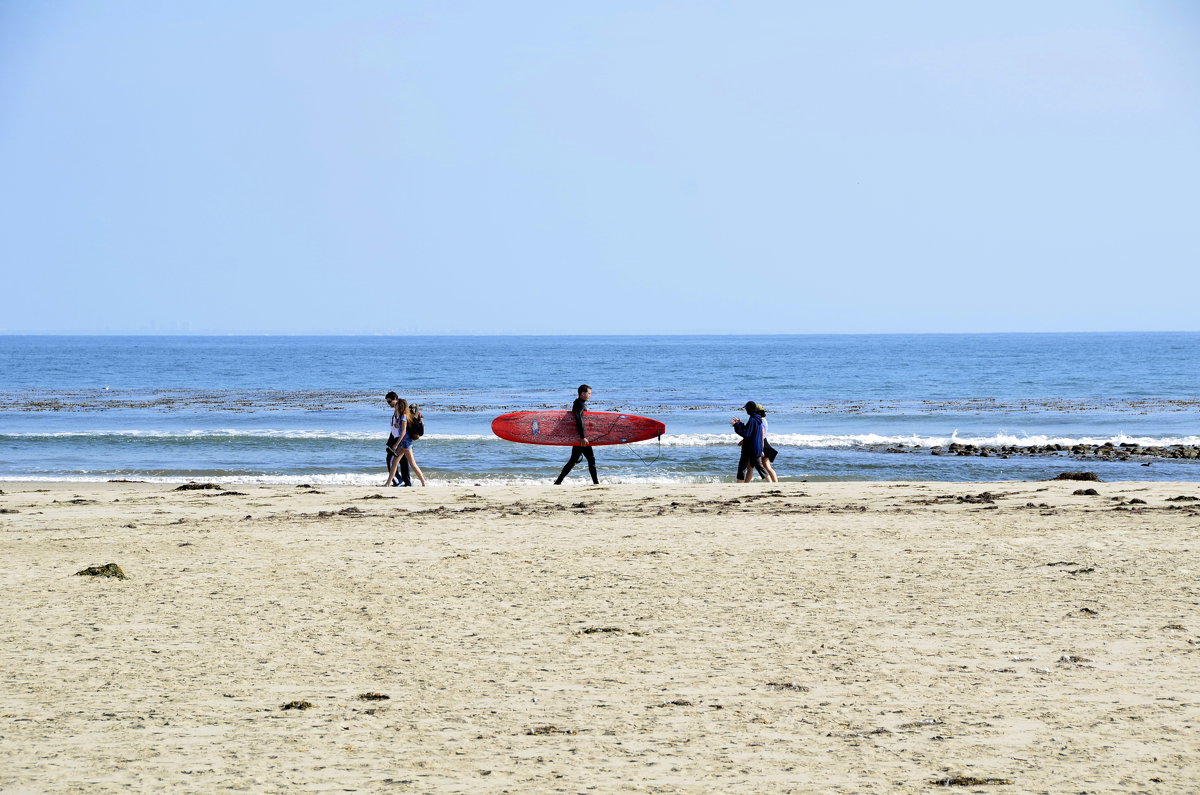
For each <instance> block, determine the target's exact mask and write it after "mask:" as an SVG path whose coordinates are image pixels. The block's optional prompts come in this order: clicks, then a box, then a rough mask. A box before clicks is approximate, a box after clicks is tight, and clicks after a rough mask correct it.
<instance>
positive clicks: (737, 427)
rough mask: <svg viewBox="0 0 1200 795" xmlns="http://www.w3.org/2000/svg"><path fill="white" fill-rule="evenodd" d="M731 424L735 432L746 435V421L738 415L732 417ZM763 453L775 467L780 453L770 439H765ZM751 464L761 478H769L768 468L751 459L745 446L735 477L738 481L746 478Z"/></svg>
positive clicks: (739, 457)
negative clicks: (776, 458) (776, 457)
mask: <svg viewBox="0 0 1200 795" xmlns="http://www.w3.org/2000/svg"><path fill="white" fill-rule="evenodd" d="M729 424H730V425H732V426H733V432H734V433H736V434H737V435H738V436H742V437H744V436H745V435H746V423H744V422H742V421H741V420H739V419H738V418H737V417H734V418H733V419H731V420H730V421H729ZM738 444H739V445H740V444H741V442H738ZM763 453H764V454H765V455H766V456H767V459H768V460H769V461H770V462H771V465H772V468H773V467H774V464H775V456H777V455H779V451H778V450H776V449H775V448H774V447H772V446H771V443H770V442H769V441H767V440H766V439H764V440H763ZM751 466H753V467H754V471H755V472H757V473H758V476H759V477H760V478H762V479H763V480H767V470H765V469H763V466H762V464H761V463H759V462H758V461H751V460H750V456H749V455H747V452H746V450H745V449H744V448H743V449H742V452H741V455H739V456H738V468H737V477H736V478H735V481H736V482H737V483H741V482H742V481H743V480H745V479H746V469H747V468H748V467H751Z"/></svg>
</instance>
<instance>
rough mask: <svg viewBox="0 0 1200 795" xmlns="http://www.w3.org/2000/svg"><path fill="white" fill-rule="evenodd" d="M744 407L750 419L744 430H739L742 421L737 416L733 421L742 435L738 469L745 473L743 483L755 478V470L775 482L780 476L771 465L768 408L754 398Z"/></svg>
mask: <svg viewBox="0 0 1200 795" xmlns="http://www.w3.org/2000/svg"><path fill="white" fill-rule="evenodd" d="M743 408H744V409H745V410H746V414H747V415H749V419H747V420H746V423H745V425H744V426H743V427H742V430H741V431H740V432H739V431H738V425H739V424H741V423H739V422H738V421H737V418H734V419H733V420H732V422H731V424H732V425H733V430H734V432H735V433H737V434H738V435H739V436H741V437H742V441H741V442H739V444H741V446H742V460H741V461H740V462H739V463H738V471H739V472H744V473H745V475H744V477H743V478H742V483H749V482H750V481H751V480H752V479H753V478H754V472H755V470H758V472H759V473H760V474H762V476H763V480H766V481H769V482H771V483H775V482H777V481H778V480H779V477H778V476H777V475H776V474H775V469H774V468H773V467H772V466H771V456H770V455H769V454H768V453H767V447H768V446H769V445H768V444H767V410H766V409H765V408H763V407H762V406H760V405H758V404H757V403H755V402H754V401H753V400H748V401H746V405H745V406H743Z"/></svg>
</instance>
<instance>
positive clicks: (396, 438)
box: [383, 392, 429, 486]
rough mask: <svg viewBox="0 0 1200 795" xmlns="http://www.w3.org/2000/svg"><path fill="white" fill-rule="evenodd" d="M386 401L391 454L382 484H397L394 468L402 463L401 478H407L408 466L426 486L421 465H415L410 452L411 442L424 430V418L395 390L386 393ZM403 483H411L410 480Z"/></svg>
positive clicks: (415, 461)
mask: <svg viewBox="0 0 1200 795" xmlns="http://www.w3.org/2000/svg"><path fill="white" fill-rule="evenodd" d="M387 402H388V405H389V406H391V407H392V425H391V429H390V431H391V432H390V435H389V436H388V451H389V452H390V453H391V455H390V456H389V458H390V461H389V462H388V477H387V480H386V481H385V482H384V484H383V485H385V486H398V485H399V483H400V482H399V480H398V479H397V477H396V469H397V467H398V466H399V465H400V464H401V463H403V464H404V465H405V466H404V469H403V470H401V477H402V478H404V479H405V480H408V477H407V472H406V470H407V469H408V467H412V468H413V469H414V470H415V471H416V473H417V477H418V478H420V479H421V485H422V486H428V485H429V484H428V483H427V482H426V481H425V474H424V473H423V472H422V471H421V467H419V466H417V459H415V458H413V452H412V446H413V442H414V441H415V440H416V439H419V438H420V437H421V435H422V434H423V433H424V432H425V421H424V418H423V417H422V416H421V412H420V410H419V409H418V408H417V407H416V406H409V405H408V401H407V400H405V399H404V398H402V397H396V393H395V392H389V393H388V397H387ZM418 424H419V427H418ZM414 434H415V438H414ZM404 485H406V486H408V485H412V482H411V480H408V482H406V483H405V484H404Z"/></svg>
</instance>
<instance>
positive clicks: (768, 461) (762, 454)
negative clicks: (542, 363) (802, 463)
mask: <svg viewBox="0 0 1200 795" xmlns="http://www.w3.org/2000/svg"><path fill="white" fill-rule="evenodd" d="M591 397H592V388H591V387H590V386H588V385H587V384H580V386H579V389H578V390H577V397H576V398H575V402H574V403H572V404H571V416H572V418H573V419H574V421H575V429H576V430H577V431H578V433H579V444H577V445H574V446H572V447H571V457H570V458H569V459H567V463H566V464H565V465H564V466H563V468H562V471H561V472H559V473H558V478H557V479H555V481H554V485H556V486H559V485H562V482H563V481H564V480H566V478H567V475H569V474H571V470H572V469H574V468H575V465H576V464H578V463H579V461H580V459H583V458H586V459H587V465H588V474H589V475H591V476H592V483H595V484H599V483H600V478H599V476H598V475H597V474H596V454H595V453H594V452H592V445H591V442H589V441H588V438H587V428H586V427H585V426H584V424H583V415H584V412H585V411H587V402H588V401H589V400H590V399H591ZM385 400H387V403H388V405H389V406H391V407H392V424H391V426H390V428H389V429H388V442H387V467H388V479H387V482H386V483H384V484H383V485H385V486H411V485H412V477H411V474H412V472H415V473H416V474H417V478H418V479H419V480H420V481H421V485H422V486H425V485H428V484H427V482H426V480H425V475H424V473H423V472H421V468H420V467H419V466H417V460H416V458H414V457H413V442H415V441H416V440H417V439H420V438H421V436H422V434H424V433H425V423H424V418H423V417H422V416H421V410H420V408H419V407H418V406H416V405H415V404H409V402H408V401H407V400H405V399H404V398H402V397H399V396H398V395H397V394H396V393H395V392H388V393H387V395H386V396H385ZM742 408H743V409H745V411H746V415H747V418H746V419H745V420H742V419H740V418H738V417H734V418H732V419H731V420H730V421H729V424H730V425H732V426H733V432H734V433H736V434H737V435H738V436H740V437H742V440H741V441H740V442H738V445H740V446H741V456H740V457H739V458H738V470H737V479H738V481H739V482H741V483H749V482H750V481H751V480H753V479H754V474H755V473H756V472H757V473H758V475H759V477H761V478H762V479H763V480H766V481H769V482H772V483H775V482H778V480H779V477H778V476H777V475H776V474H775V469H774V467H773V466H772V462H774V460H775V456H776V455H777V454H778V453H777V451H776V450H775V448H774V447H772V446H771V444H770V443H769V442H768V441H767V410H766V409H765V408H763V407H762V406H760V405H759V404H758V403H755V402H754V401H753V400H750V401H747V402H746V405H745V406H743V407H742Z"/></svg>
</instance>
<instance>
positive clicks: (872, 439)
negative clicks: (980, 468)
mask: <svg viewBox="0 0 1200 795" xmlns="http://www.w3.org/2000/svg"><path fill="white" fill-rule="evenodd" d="M767 439H768V440H769V441H770V442H771V444H772V445H774V446H776V447H782V446H787V447H813V448H853V447H886V446H895V445H900V444H904V445H908V446H909V447H913V446H918V447H945V446H947V445H949V444H952V443H955V442H957V443H958V444H973V445H976V446H979V447H983V446H988V447H1002V446H1006V445H1016V446H1019V447H1028V446H1032V445H1040V446H1044V445H1051V444H1061V445H1064V446H1067V447H1069V446H1071V445H1075V444H1086V445H1102V444H1106V443H1108V442H1111V443H1112V444H1115V445H1119V444H1122V443H1125V444H1138V445H1141V446H1143V447H1170V446H1172V445H1198V444H1200V436H1161V437H1153V436H1129V435H1126V434H1116V435H1113V436H1051V435H1047V434H1034V435H1018V434H1011V433H996V434H992V435H989V436H960V435H959V434H958V432H957V431H955V432H953V433H951V434H950V435H949V436H922V435H918V434H899V435H890V436H889V435H881V434H875V433H862V434H806V433H771V434H768V435H767ZM738 441H739V439H738V437H737V436H734V435H733V434H716V433H696V434H679V435H668V436H664V437H663V438H662V443H663V444H664V445H666V446H669V447H709V446H727V445H728V446H733V445H736V444H737V443H738ZM649 444H653V442H649Z"/></svg>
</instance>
